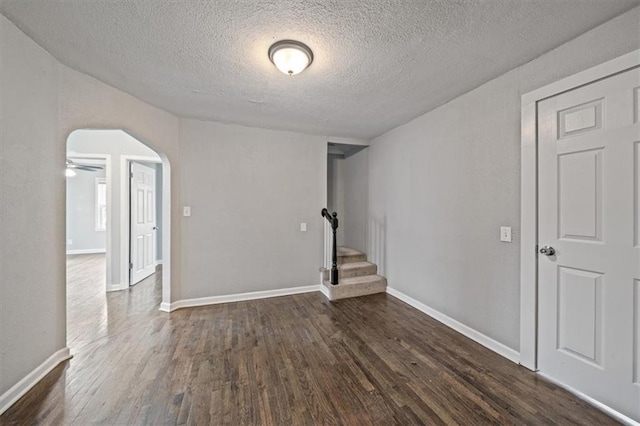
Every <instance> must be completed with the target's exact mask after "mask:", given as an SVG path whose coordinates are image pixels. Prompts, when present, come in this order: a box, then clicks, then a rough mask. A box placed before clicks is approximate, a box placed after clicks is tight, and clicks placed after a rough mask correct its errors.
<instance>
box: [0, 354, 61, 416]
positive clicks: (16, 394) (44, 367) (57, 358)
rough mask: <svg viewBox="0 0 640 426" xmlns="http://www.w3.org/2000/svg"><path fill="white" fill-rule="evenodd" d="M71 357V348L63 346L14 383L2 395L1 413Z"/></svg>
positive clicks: (0, 400)
mask: <svg viewBox="0 0 640 426" xmlns="http://www.w3.org/2000/svg"><path fill="white" fill-rule="evenodd" d="M69 358H71V353H70V352H69V348H63V349H60V350H59V351H57V352H55V353H54V354H53V355H51V356H50V357H49V358H47V360H46V361H45V362H43V363H42V364H40V365H39V366H37V367H36V368H35V369H34V370H33V371H31V373H29V374H27V375H26V376H25V377H23V378H22V380H20V381H19V382H18V383H16V384H15V385H13V386H12V387H11V388H10V389H9V390H8V391H6V392H5V393H4V394H2V396H0V414H2V413H4V412H5V411H7V409H8V408H9V407H11V406H12V405H13V404H15V403H16V401H18V400H19V399H20V398H21V397H22V396H23V395H24V394H25V393H27V392H28V391H29V389H31V388H32V387H33V386H35V385H36V383H38V382H39V381H40V380H42V378H43V377H44V376H46V375H47V374H49V373H50V372H51V370H53V369H54V368H55V367H56V366H57V365H58V364H60V363H61V362H62V361H66V360H68V359H69Z"/></svg>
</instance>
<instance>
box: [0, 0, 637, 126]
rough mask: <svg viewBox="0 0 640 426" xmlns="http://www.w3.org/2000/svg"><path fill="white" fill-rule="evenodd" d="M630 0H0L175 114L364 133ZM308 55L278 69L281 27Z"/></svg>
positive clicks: (14, 14) (572, 33)
mask: <svg viewBox="0 0 640 426" xmlns="http://www.w3.org/2000/svg"><path fill="white" fill-rule="evenodd" d="M637 4H638V0H562V1H560V0H526V1H525V0H484V1H480V0H439V1H419V0H289V1H283V0H254V1H247V0H218V1H188V2H187V1H166V0H138V1H131V0H130V1H117V0H116V1H98V0H84V1H81V0H76V1H51V0H49V1H45V0H39V1H33V0H20V1H14V0H0V12H1V13H2V14H4V15H5V16H6V17H7V18H9V19H10V20H11V21H13V22H14V23H15V24H16V25H18V27H20V28H21V29H22V30H23V31H24V32H25V33H26V34H27V35H29V36H30V37H32V38H33V39H34V40H36V41H37V42H38V43H39V44H41V45H42V46H43V47H44V48H45V49H47V50H48V51H49V52H50V53H51V54H53V55H54V56H55V57H56V58H58V59H59V60H60V61H61V62H62V63H64V64H66V65H68V66H70V67H72V68H75V69H77V70H79V71H82V72H85V73H87V74H89V75H91V76H94V77H96V78H98V79H100V80H102V81H104V82H106V83H108V84H110V85H112V86H115V87H117V88H119V89H121V90H124V91H126V92H128V93H131V94H133V95H135V96H137V97H138V98H140V99H142V100H144V101H146V102H148V103H150V104H152V105H155V106H158V107H160V108H163V109H165V110H167V111H170V112H172V113H174V114H176V115H178V116H180V117H192V118H200V119H211V120H217V121H223V122H232V123H239V124H245V125H250V126H258V127H267V128H276V129H286V130H296V131H303V132H309V133H318V134H325V135H332V136H351V137H363V138H368V137H373V136H377V135H379V134H381V133H383V132H385V131H387V130H390V129H391V128H393V127H396V126H398V125H400V124H403V123H405V122H407V121H409V120H411V119H412V118H414V117H417V116H419V115H421V114H423V113H424V112H426V111H429V110H431V109H433V108H435V107H437V106H439V105H441V104H443V103H445V102H447V101H449V100H451V99H453V98H455V97H456V96H459V95H460V94H462V93H465V92H467V91H469V90H471V89H473V88H475V87H477V86H479V85H481V84H482V83H484V82H486V81H488V80H490V79H492V78H494V77H496V76H498V75H500V74H502V73H504V72H506V71H508V70H510V69H512V68H514V67H516V66H518V65H521V64H523V63H525V62H528V61H530V60H532V59H534V58H535V57H537V56H539V55H541V54H543V53H545V52H547V51H549V50H551V49H553V48H555V47H556V46H559V45H560V44H562V43H564V42H566V41H568V40H570V39H572V38H574V37H576V36H578V35H580V34H582V33H584V32H586V31H587V30H589V29H591V28H593V27H595V26H597V25H599V24H600V23H603V22H605V21H607V20H609V19H611V18H613V17H615V16H617V15H619V14H621V13H623V12H625V11H626V10H628V9H630V8H631V7H633V6H635V5H637ZM286 38H292V39H296V40H300V41H302V42H304V43H306V44H308V45H309V46H310V47H311V49H312V50H313V52H314V56H315V59H314V62H313V64H312V65H311V67H310V68H309V69H307V70H306V71H305V72H303V73H302V74H300V75H297V76H294V77H288V76H285V75H283V74H281V73H280V72H279V71H278V70H276V68H275V67H274V66H273V65H272V64H271V63H270V62H269V59H268V57H267V50H268V48H269V46H270V45H271V44H272V43H273V42H275V41H277V40H280V39H286Z"/></svg>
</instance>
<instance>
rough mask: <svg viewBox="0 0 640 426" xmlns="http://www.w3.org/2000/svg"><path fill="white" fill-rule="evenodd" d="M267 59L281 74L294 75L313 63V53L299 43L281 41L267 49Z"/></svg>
mask: <svg viewBox="0 0 640 426" xmlns="http://www.w3.org/2000/svg"><path fill="white" fill-rule="evenodd" d="M269 59H270V60H271V62H273V64H274V65H275V66H276V68H278V69H279V70H280V71H281V72H282V73H284V74H287V75H296V74H299V73H301V72H302V71H304V70H305V68H307V67H308V66H309V65H310V64H311V62H313V53H312V52H311V49H309V47H307V45H305V44H303V43H300V42H299V41H295V40H281V41H279V42H277V43H275V44H273V45H272V46H271V47H270V48H269Z"/></svg>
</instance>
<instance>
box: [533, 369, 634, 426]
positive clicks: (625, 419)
mask: <svg viewBox="0 0 640 426" xmlns="http://www.w3.org/2000/svg"><path fill="white" fill-rule="evenodd" d="M538 375H539V376H540V377H542V378H543V379H545V380H546V381H548V382H551V383H553V384H554V385H557V386H560V387H561V388H562V389H565V390H566V391H568V392H570V393H572V394H574V395H575V396H577V397H578V398H580V399H581V400H583V401H585V402H587V403H588V404H591V405H593V406H594V407H596V408H597V409H598V410H600V411H604V412H605V413H607V414H608V415H610V416H611V417H613V418H614V419H616V420H618V421H620V422H622V423H623V424H625V425H629V426H640V423H638V422H637V421H635V420H633V419H632V418H629V417H627V416H625V415H624V414H622V413H620V412H618V411H616V410H614V409H613V408H611V407H609V406H608V405H605V404H603V403H602V402H600V401H597V400H595V399H593V398H591V397H590V396H589V395H585V394H584V393H582V392H580V391H579V390H576V389H574V388H572V387H571V386H568V385H565V384H564V383H562V382H559V381H557V380H556V379H554V378H553V377H551V376H547V375H546V374H545V373H542V372H540V371H538Z"/></svg>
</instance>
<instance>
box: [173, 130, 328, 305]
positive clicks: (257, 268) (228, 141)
mask: <svg viewBox="0 0 640 426" xmlns="http://www.w3.org/2000/svg"><path fill="white" fill-rule="evenodd" d="M326 142H327V141H326V138H324V137H321V136H309V135H303V134H299V133H291V132H282V131H272V130H263V129H257V128H250V127H242V126H235V125H225V124H219V123H212V122H203V121H197V120H180V169H181V170H182V173H181V177H180V179H181V182H180V185H181V186H180V189H181V194H182V202H183V204H184V205H188V206H191V217H182V218H180V220H181V222H182V239H183V247H182V268H181V269H182V277H181V284H182V294H181V296H182V298H184V299H188V298H197V297H205V296H218V295H226V294H235V293H243V292H250V291H260V290H271V289H280V288H289V287H298V286H307V285H315V284H316V283H317V281H318V267H319V266H321V265H322V255H323V239H322V238H323V222H322V220H324V219H323V218H322V217H321V216H320V210H321V209H322V208H323V207H324V204H325V202H326V195H325V185H326V180H325V179H326V167H327V166H326ZM300 222H306V223H307V224H308V231H307V232H300Z"/></svg>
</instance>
